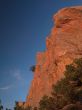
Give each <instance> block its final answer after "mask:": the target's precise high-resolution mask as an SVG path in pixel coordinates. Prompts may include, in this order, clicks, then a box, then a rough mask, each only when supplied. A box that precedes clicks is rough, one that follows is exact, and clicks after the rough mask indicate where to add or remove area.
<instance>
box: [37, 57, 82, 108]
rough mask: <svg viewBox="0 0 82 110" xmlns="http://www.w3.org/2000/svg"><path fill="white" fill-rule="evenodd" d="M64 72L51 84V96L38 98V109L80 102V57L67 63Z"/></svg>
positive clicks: (81, 78)
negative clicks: (62, 76)
mask: <svg viewBox="0 0 82 110" xmlns="http://www.w3.org/2000/svg"><path fill="white" fill-rule="evenodd" d="M64 74H65V77H64V78H63V79H61V80H60V81H58V82H57V84H56V85H53V87H52V93H51V97H48V96H44V97H43V98H42V99H41V100H40V103H39V109H40V110H57V109H58V110H59V109H62V108H63V107H64V106H66V105H69V104H75V103H77V102H79V103H82V58H80V59H75V60H74V61H73V63H72V64H70V65H67V66H66V71H65V73H64ZM70 110H76V108H70Z"/></svg>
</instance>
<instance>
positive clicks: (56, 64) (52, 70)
mask: <svg viewBox="0 0 82 110" xmlns="http://www.w3.org/2000/svg"><path fill="white" fill-rule="evenodd" d="M53 19H54V22H55V23H54V26H53V28H52V30H51V33H50V35H49V36H48V37H47V38H46V50H45V52H39V53H37V58H36V59H37V61H36V62H37V63H36V69H35V72H34V78H33V80H32V83H31V87H30V91H29V94H28V96H27V99H26V103H25V107H26V106H28V105H31V106H33V107H34V106H38V103H39V101H40V99H41V97H42V96H43V95H50V93H51V90H52V85H53V84H56V82H57V81H58V80H60V79H61V78H62V77H64V73H63V72H64V71H65V65H67V64H70V63H71V62H72V61H73V59H75V58H80V57H82V7H81V6H79V7H68V8H63V9H61V10H60V11H58V12H57V13H56V14H55V15H54V16H53Z"/></svg>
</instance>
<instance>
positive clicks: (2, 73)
mask: <svg viewBox="0 0 82 110" xmlns="http://www.w3.org/2000/svg"><path fill="white" fill-rule="evenodd" d="M74 5H82V0H0V99H1V100H2V102H3V104H4V106H5V107H9V108H11V107H13V105H14V102H15V100H16V101H18V100H21V101H25V100H26V96H27V94H28V90H29V86H30V82H31V80H32V78H33V73H32V72H31V71H29V68H30V66H31V65H34V64H36V53H37V52H38V51H44V50H45V39H46V36H47V35H48V34H49V33H50V30H51V28H52V26H53V21H52V16H53V14H54V13H56V12H57V11H58V10H59V9H61V8H63V7H68V6H74Z"/></svg>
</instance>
